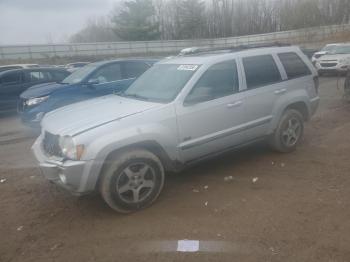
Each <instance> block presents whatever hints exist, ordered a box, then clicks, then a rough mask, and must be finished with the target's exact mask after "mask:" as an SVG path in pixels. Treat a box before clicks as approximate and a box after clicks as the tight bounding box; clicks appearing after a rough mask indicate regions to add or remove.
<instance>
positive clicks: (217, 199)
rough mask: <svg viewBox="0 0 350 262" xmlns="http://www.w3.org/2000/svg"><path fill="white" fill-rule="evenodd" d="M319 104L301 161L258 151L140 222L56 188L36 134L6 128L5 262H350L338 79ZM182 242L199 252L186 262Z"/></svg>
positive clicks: (169, 187) (197, 173) (167, 194)
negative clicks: (38, 156)
mask: <svg viewBox="0 0 350 262" xmlns="http://www.w3.org/2000/svg"><path fill="white" fill-rule="evenodd" d="M320 96H321V98H322V102H321V106H320V110H319V111H318V113H317V115H316V116H315V117H314V118H313V120H312V121H311V122H310V123H308V124H307V125H306V130H305V137H304V140H303V142H302V144H301V145H300V147H299V148H298V150H297V151H296V152H294V153H292V154H278V153H274V152H272V151H271V150H269V149H268V148H267V147H266V146H265V145H254V146H250V147H249V148H245V149H242V150H240V151H237V152H233V153H230V154H227V155H225V156H221V157H220V158H216V159H214V160H211V161H207V162H205V163H202V164H200V165H198V166H196V167H194V168H191V169H189V170H187V171H185V172H183V173H181V174H177V175H173V174H169V175H168V177H167V181H166V185H165V188H164V190H163V193H162V194H161V196H160V198H159V199H158V201H156V203H155V204H154V205H153V206H152V207H150V208H148V209H146V210H143V211H141V212H137V213H134V214H131V215H120V214H116V213H114V212H113V211H111V210H110V209H109V208H108V207H107V205H106V204H105V203H104V202H103V201H102V199H101V198H100V197H99V196H98V195H90V196H85V197H80V198H76V197H73V196H71V195H69V194H68V193H66V192H65V191H63V190H61V189H58V188H56V187H55V186H54V185H51V184H49V183H48V182H47V181H46V180H45V179H44V178H43V176H42V175H41V174H40V171H39V169H38V168H37V166H36V162H35V160H34V158H33V156H32V154H31V152H30V147H31V145H32V143H33V141H34V138H33V134H31V133H30V132H29V131H28V130H25V129H23V128H22V127H21V124H20V123H19V121H18V119H17V118H16V117H15V116H12V117H2V118H1V119H0V159H1V162H0V182H1V181H2V183H0V212H1V215H0V261H4V262H7V261H21V262H22V261H35V262H40V261H45V262H47V261H65V262H67V261H84V262H88V261H184V260H187V261H307V262H312V261H315V262H316V261H317V262H319V261H332V262H336V261H350V234H349V233H350V222H349V219H350V176H349V174H350V163H349V162H348V161H349V156H350V139H349V132H350V122H349V118H350V105H349V104H347V103H345V102H344V101H343V100H342V90H341V89H339V88H337V79H336V78H322V79H321V88H320ZM227 176H232V180H230V181H225V179H224V178H225V177H227ZM254 178H257V180H256V179H254ZM4 179H6V181H5V180H4ZM253 180H254V181H255V183H254V182H253ZM182 239H191V240H198V241H199V252H196V253H180V252H176V248H177V241H178V240H182Z"/></svg>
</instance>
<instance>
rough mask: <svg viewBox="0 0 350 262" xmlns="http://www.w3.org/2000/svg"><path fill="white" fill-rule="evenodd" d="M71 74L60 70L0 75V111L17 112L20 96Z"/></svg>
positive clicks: (22, 71)
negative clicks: (24, 92)
mask: <svg viewBox="0 0 350 262" xmlns="http://www.w3.org/2000/svg"><path fill="white" fill-rule="evenodd" d="M69 74H70V73H69V72H68V71H67V70H65V69H59V68H40V67H33V68H30V69H14V70H7V71H3V72H1V73H0V111H11V110H15V109H16V106H17V102H18V99H19V96H20V94H21V93H22V92H23V91H25V90H26V89H28V88H29V87H31V86H33V85H37V84H43V83H49V82H60V81H62V80H63V79H65V78H66V77H67V76H68V75H69Z"/></svg>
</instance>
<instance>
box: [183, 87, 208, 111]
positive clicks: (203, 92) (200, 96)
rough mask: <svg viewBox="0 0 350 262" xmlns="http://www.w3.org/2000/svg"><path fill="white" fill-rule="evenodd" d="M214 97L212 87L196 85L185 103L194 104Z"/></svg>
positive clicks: (187, 104) (186, 104)
mask: <svg viewBox="0 0 350 262" xmlns="http://www.w3.org/2000/svg"><path fill="white" fill-rule="evenodd" d="M212 98H213V95H212V88H211V87H205V86H203V87H196V88H195V89H194V90H192V91H191V93H190V94H189V95H188V96H187V98H186V99H185V102H184V105H185V106H189V105H194V104H198V103H200V102H205V101H209V100H211V99H212Z"/></svg>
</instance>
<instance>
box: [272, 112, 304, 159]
mask: <svg viewBox="0 0 350 262" xmlns="http://www.w3.org/2000/svg"><path fill="white" fill-rule="evenodd" d="M303 132H304V119H303V116H302V114H301V113H300V112H299V111H297V110H294V109H288V110H287V111H285V112H284V114H283V116H282V118H281V120H280V122H279V124H278V126H277V129H276V131H275V133H274V134H273V136H272V137H271V140H270V144H271V146H272V148H273V149H275V150H277V151H279V152H283V153H289V152H292V151H294V150H295V149H296V147H297V145H298V144H299V142H300V140H301V138H302V136H303Z"/></svg>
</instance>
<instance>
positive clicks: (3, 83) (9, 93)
mask: <svg viewBox="0 0 350 262" xmlns="http://www.w3.org/2000/svg"><path fill="white" fill-rule="evenodd" d="M22 79H23V75H22V72H21V71H13V72H7V73H4V74H3V75H2V77H1V79H0V109H1V110H11V109H15V108H16V106H17V101H18V98H19V95H20V94H21V92H22V90H23V82H22Z"/></svg>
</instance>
